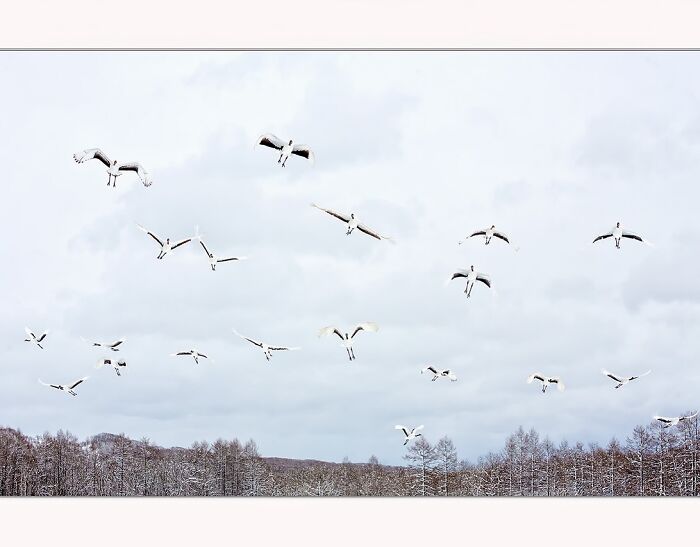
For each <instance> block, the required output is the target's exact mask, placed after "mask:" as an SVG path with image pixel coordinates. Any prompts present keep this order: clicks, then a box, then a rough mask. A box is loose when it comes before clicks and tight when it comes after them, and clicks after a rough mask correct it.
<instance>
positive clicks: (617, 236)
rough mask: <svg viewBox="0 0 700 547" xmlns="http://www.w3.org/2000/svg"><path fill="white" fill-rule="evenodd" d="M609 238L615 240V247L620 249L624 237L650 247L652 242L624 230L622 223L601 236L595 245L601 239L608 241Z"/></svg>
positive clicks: (597, 238) (596, 239)
mask: <svg viewBox="0 0 700 547" xmlns="http://www.w3.org/2000/svg"><path fill="white" fill-rule="evenodd" d="M609 237H612V238H613V239H614V240H615V247H617V248H618V249H619V248H620V240H621V239H622V238H623V237H624V238H627V239H636V240H637V241H641V242H642V243H646V244H647V245H650V242H649V241H647V240H645V239H643V238H642V236H640V235H639V234H635V233H634V232H629V231H627V230H623V229H622V225H621V223H620V222H618V223H617V224H615V227H614V228H613V229H612V230H610V231H609V232H607V233H605V234H603V235H599V236H598V237H596V238H595V239H594V240H593V243H595V242H596V241H600V240H601V239H607V238H609Z"/></svg>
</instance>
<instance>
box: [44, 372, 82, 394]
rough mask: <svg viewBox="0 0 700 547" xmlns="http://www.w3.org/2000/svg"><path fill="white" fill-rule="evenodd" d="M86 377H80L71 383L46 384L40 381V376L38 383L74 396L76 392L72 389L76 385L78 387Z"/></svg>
mask: <svg viewBox="0 0 700 547" xmlns="http://www.w3.org/2000/svg"><path fill="white" fill-rule="evenodd" d="M87 379H88V376H85V377H84V378H81V379H80V380H77V381H75V382H73V383H72V384H66V385H64V384H46V383H44V382H42V381H41V378H39V383H40V384H41V385H43V386H46V387H52V388H55V389H58V390H59V391H65V392H66V393H69V394H71V395H73V397H75V396H76V395H77V393H76V392H75V391H74V390H75V388H76V387H78V386H79V385H80V384H82V383H83V382H84V381H85V380H87Z"/></svg>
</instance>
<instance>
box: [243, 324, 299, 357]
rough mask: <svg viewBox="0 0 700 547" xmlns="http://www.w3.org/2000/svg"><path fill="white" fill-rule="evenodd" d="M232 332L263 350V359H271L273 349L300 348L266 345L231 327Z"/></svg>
mask: <svg viewBox="0 0 700 547" xmlns="http://www.w3.org/2000/svg"><path fill="white" fill-rule="evenodd" d="M233 332H234V334H235V335H236V336H238V337H240V338H242V339H243V340H248V342H250V343H251V344H253V345H255V346H258V347H259V348H260V349H262V350H263V354H264V355H265V359H267V360H268V361H269V360H270V359H272V352H273V351H296V350H299V349H301V348H296V347H295V348H288V347H285V346H268V345H267V344H266V343H265V342H258V341H257V340H253V339H252V338H248V337H247V336H243V335H242V334H241V333H240V332H238V331H237V330H236V329H233Z"/></svg>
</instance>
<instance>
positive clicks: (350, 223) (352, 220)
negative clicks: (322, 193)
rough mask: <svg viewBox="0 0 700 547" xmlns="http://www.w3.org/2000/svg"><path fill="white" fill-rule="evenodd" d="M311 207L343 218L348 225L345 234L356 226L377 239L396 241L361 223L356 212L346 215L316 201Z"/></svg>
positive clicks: (340, 218)
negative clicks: (320, 205)
mask: <svg viewBox="0 0 700 547" xmlns="http://www.w3.org/2000/svg"><path fill="white" fill-rule="evenodd" d="M311 207H315V208H316V209H318V210H319V211H323V212H324V213H328V214H329V215H331V216H333V217H335V218H337V219H338V220H342V221H343V222H344V223H345V224H347V225H348V229H347V231H346V232H345V235H348V236H349V235H350V234H351V233H352V232H353V231H354V230H355V228H357V229H358V230H359V231H360V232H362V233H364V234H367V235H368V236H372V237H373V238H375V239H379V240H380V241H381V240H383V239H384V240H386V241H390V242H392V243H393V242H394V240H393V239H391V238H390V237H388V236H383V235H381V234H380V233H378V232H376V231H375V230H373V229H371V228H369V227H368V226H365V225H364V224H361V223H360V222H359V221H358V220H357V219H356V218H355V213H350V214H349V215H346V214H345V213H338V212H336V211H333V210H332V209H324V208H323V207H319V206H318V205H316V204H315V203H312V204H311Z"/></svg>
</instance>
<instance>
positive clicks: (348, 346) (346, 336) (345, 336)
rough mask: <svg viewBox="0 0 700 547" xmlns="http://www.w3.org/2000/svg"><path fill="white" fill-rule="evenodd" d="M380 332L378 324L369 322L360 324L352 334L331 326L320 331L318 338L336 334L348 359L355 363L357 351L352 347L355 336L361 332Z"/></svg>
mask: <svg viewBox="0 0 700 547" xmlns="http://www.w3.org/2000/svg"><path fill="white" fill-rule="evenodd" d="M378 330H379V326H378V325H377V324H376V323H372V322H367V323H358V324H357V325H356V326H355V328H354V330H353V331H352V334H350V333H348V332H346V333H343V332H341V331H340V329H338V328H337V327H333V326H329V327H323V328H322V329H320V330H319V331H318V336H319V338H320V337H321V336H328V335H329V334H335V335H337V336H338V337H339V338H340V339H341V340H342V342H341V343H340V345H341V346H342V347H344V348H345V350H346V351H347V352H348V358H349V360H350V361H353V360H354V359H355V351H354V350H353V347H352V342H353V338H355V335H356V334H357V333H358V332H361V331H367V332H377V331H378Z"/></svg>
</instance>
